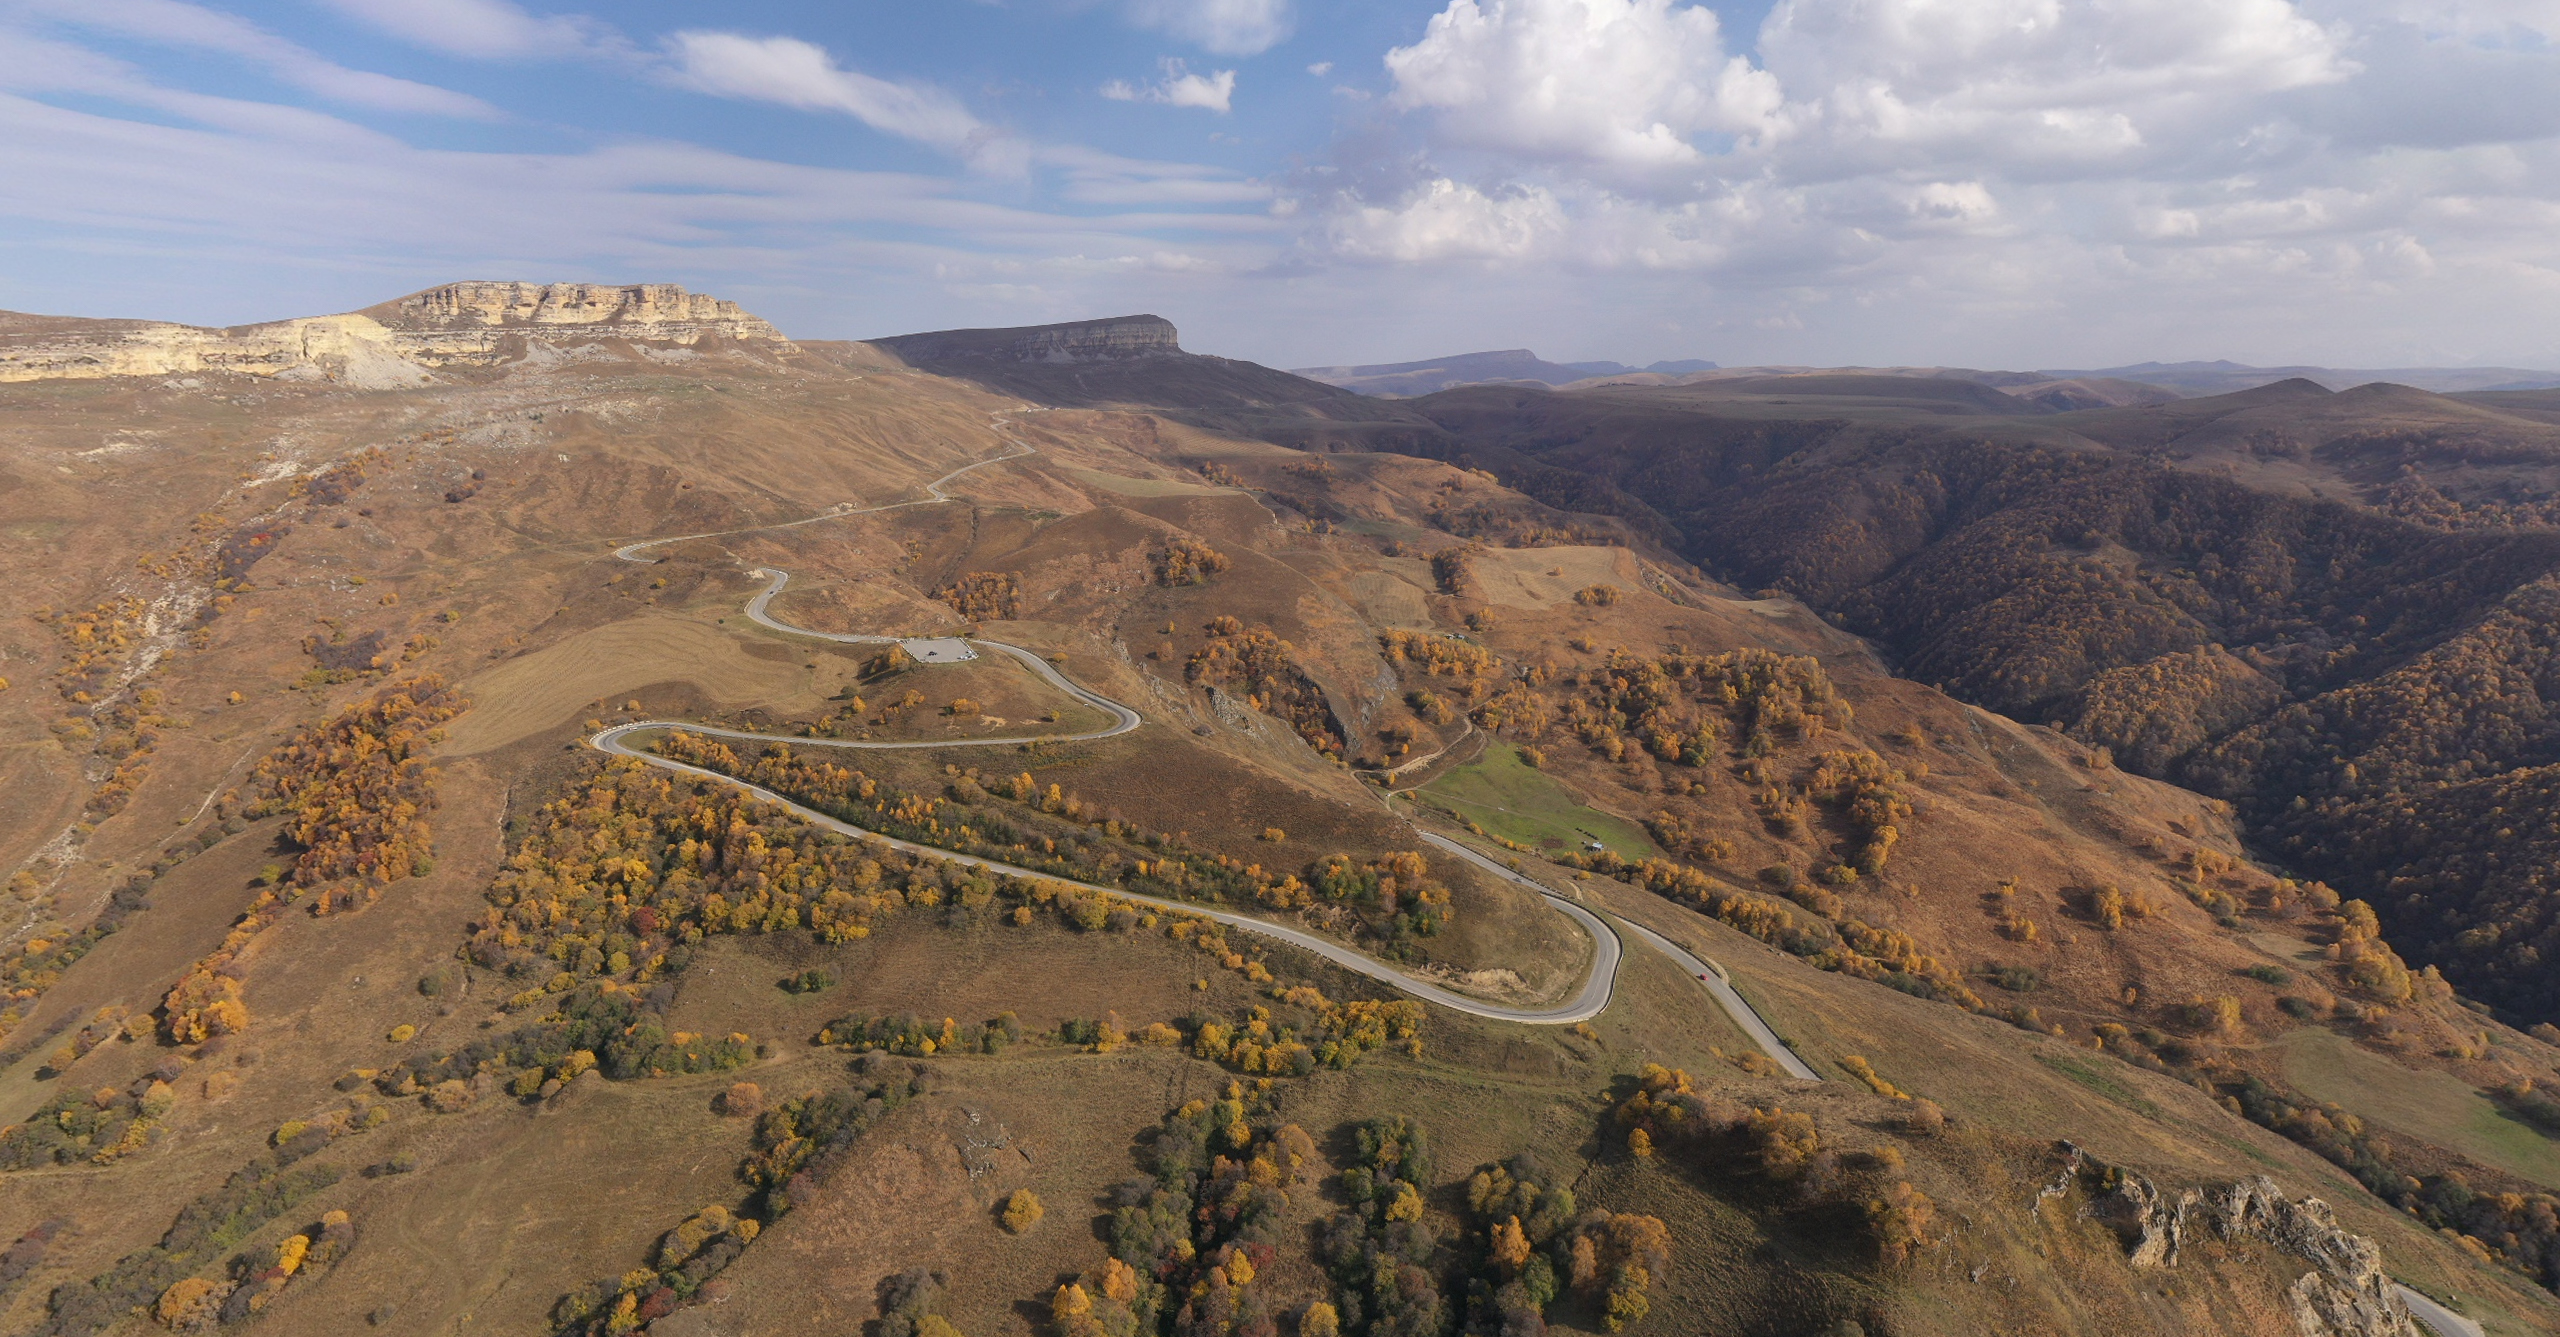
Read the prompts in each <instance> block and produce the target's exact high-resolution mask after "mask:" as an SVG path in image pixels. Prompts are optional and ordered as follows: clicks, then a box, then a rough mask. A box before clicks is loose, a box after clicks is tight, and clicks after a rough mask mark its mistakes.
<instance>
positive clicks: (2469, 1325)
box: [2391, 1281, 2485, 1337]
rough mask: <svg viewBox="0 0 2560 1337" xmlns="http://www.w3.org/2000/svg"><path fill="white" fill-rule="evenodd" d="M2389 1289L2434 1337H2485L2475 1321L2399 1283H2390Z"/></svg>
mask: <svg viewBox="0 0 2560 1337" xmlns="http://www.w3.org/2000/svg"><path fill="white" fill-rule="evenodd" d="M2391 1289H2392V1290H2393V1291H2394V1292H2397V1293H2398V1295H2399V1296H2400V1303H2402V1304H2405V1305H2407V1306H2409V1312H2410V1314H2412V1315H2413V1316H2415V1317H2416V1318H2417V1320H2418V1322H2420V1323H2422V1324H2424V1325H2426V1327H2427V1329H2428V1330H2429V1331H2431V1332H2433V1333H2435V1335H2436V1337H2485V1334H2484V1333H2483V1332H2482V1331H2481V1328H2480V1324H2479V1323H2478V1322H2477V1321H2476V1320H2473V1319H2467V1318H2464V1317H2463V1316H2462V1315H2460V1314H2457V1313H2455V1312H2453V1311H2452V1310H2450V1309H2447V1308H2445V1307H2444V1306H2443V1305H2440V1304H2437V1303H2436V1302H2435V1301H2433V1300H2430V1299H2428V1298H2427V1297H2426V1296H2424V1295H2421V1294H2419V1293H2418V1292H2416V1291H2413V1290H2411V1289H2409V1288H2408V1287H2406V1286H2403V1285H2401V1284H2400V1283H2399V1282H2396V1281H2395V1282H2393V1283H2391Z"/></svg>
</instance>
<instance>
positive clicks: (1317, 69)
mask: <svg viewBox="0 0 2560 1337" xmlns="http://www.w3.org/2000/svg"><path fill="white" fill-rule="evenodd" d="M1307 73H1309V74H1312V75H1314V76H1315V77H1317V78H1319V79H1321V78H1323V77H1325V76H1326V75H1328V74H1331V73H1333V62H1332V61H1329V60H1319V61H1317V62H1316V63H1315V64H1313V65H1310V66H1308V67H1307Z"/></svg>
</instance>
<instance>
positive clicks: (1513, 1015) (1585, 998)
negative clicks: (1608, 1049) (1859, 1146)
mask: <svg viewBox="0 0 2560 1337" xmlns="http://www.w3.org/2000/svg"><path fill="white" fill-rule="evenodd" d="M668 727H677V728H693V727H694V726H691V725H676V726H669V725H666V724H663V723H658V722H654V721H653V722H648V723H640V724H622V725H616V726H614V727H613V728H610V729H607V730H605V731H604V732H602V733H600V734H597V735H596V736H595V737H593V738H590V739H588V740H587V741H588V743H589V744H590V745H592V746H593V747H595V748H596V749H597V750H599V751H602V752H608V753H611V754H613V755H614V756H617V757H632V758H636V759H638V760H640V761H645V762H647V763H649V764H650V765H652V766H659V767H663V768H665V769H667V770H670V771H680V772H683V773H684V774H687V775H699V776H702V777H704V778H706V779H711V780H717V781H719V782H721V783H722V784H726V785H733V786H735V787H737V788H739V789H742V790H745V791H746V792H748V793H750V794H753V795H755V796H756V797H757V798H760V799H763V800H765V801H767V802H769V803H778V804H780V805H782V806H783V807H784V808H787V809H789V810H790V811H791V813H792V814H793V815H794V816H796V817H799V818H800V819H801V820H803V821H806V822H809V823H811V824H812V825H815V826H819V827H822V828H824V829H826V830H829V831H834V832H838V833H840V834H842V835H847V836H852V837H854V838H856V839H859V840H869V841H876V842H878V843H880V844H883V845H886V846H888V847H889V848H891V849H895V850H901V851H904V852H905V853H908V854H915V855H921V856H924V857H926V858H932V859H944V860H948V861H950V862H952V863H957V864H963V865H966V866H968V867H971V868H984V869H986V870H987V871H989V872H993V873H1006V874H1010V875H1012V876H1015V877H1028V878H1038V879H1040V880H1042V881H1045V882H1055V883H1060V884H1062V885H1065V886H1070V887H1082V888H1084V889H1085V890H1087V891H1098V892H1101V893H1103V894H1105V895H1109V896H1116V897H1118V898H1120V899H1121V900H1124V901H1130V902H1133V903H1135V904H1139V905H1150V906H1154V907H1156V908H1158V909H1161V910H1171V911H1174V912H1177V913H1180V914H1188V915H1198V916H1200V917H1201V918H1203V919H1214V920H1216V921H1217V922H1219V923H1221V924H1224V925H1227V926H1228V927H1230V928H1235V929H1241V930H1243V931H1244V932H1247V933H1253V934H1258V935H1260V936H1262V937H1266V938H1271V939H1274V940H1276V941H1279V942H1284V943H1287V944H1289V945H1290V946H1292V947H1296V948H1299V949H1300V950H1302V951H1309V952H1313V953H1315V954H1316V955H1318V956H1321V957H1323V958H1324V959H1326V960H1328V961H1331V962H1333V963H1334V964H1336V965H1339V966H1342V967H1344V968H1345V969H1348V970H1352V971H1356V972H1358V973H1359V974H1362V975H1366V976H1368V977H1369V978H1370V979H1373V980H1377V981H1379V982H1381V983H1383V984H1389V985H1392V986H1394V987H1396V988H1398V989H1401V990H1403V991H1404V992H1406V993H1409V994H1412V995H1413V996H1414V997H1416V998H1419V999H1422V1000H1423V1001H1425V1002H1429V1003H1435V1004H1437V1005H1439V1006H1441V1007H1445V1008H1448V1009H1449V1010H1450V1011H1452V1012H1464V1013H1466V1014H1467V1015H1469V1016H1474V1017H1487V1018H1490V1019H1492V1020H1495V1021H1519V1022H1528V1023H1531V1024H1533V1025H1548V1026H1568V1025H1571V1024H1573V1023H1574V1022H1577V1021H1589V1020H1590V1019H1591V1018H1593V1017H1596V1016H1599V1015H1600V1014H1601V1013H1602V1012H1605V1011H1607V1010H1608V1007H1609V998H1610V995H1611V993H1612V992H1613V991H1614V987H1615V985H1616V983H1617V977H1618V939H1617V937H1616V935H1614V934H1612V933H1610V932H1609V929H1608V926H1607V925H1606V924H1603V923H1602V922H1600V918H1599V916H1597V915H1594V914H1592V913H1591V912H1590V911H1588V910H1585V909H1583V908H1582V907H1581V906H1578V905H1574V904H1572V903H1571V902H1563V903H1562V906H1563V909H1564V911H1565V913H1567V914H1569V915H1571V916H1573V917H1574V919H1575V921H1576V922H1577V923H1580V924H1582V925H1583V926H1584V928H1585V929H1587V930H1588V931H1589V932H1590V933H1591V937H1592V941H1593V943H1594V944H1595V945H1596V946H1597V947H1598V949H1599V950H1598V952H1597V953H1596V956H1597V959H1596V960H1595V961H1594V962H1593V968H1592V971H1591V976H1590V978H1589V979H1587V980H1585V981H1584V982H1583V986H1582V989H1581V992H1579V993H1578V994H1576V995H1575V996H1574V997H1573V998H1572V999H1570V1000H1569V1001H1567V1002H1564V1003H1561V1004H1559V1005H1557V1006H1555V1007H1547V1008H1521V1007H1505V1006H1502V1005H1501V1004H1499V1003H1488V1002H1485V1001H1483V1000H1481V999H1475V998H1469V997H1467V996H1466V995H1465V994H1461V993H1455V992H1452V991H1450V990H1448V989H1444V988H1442V987H1440V986H1439V985H1437V984H1433V983H1431V982H1430V981H1428V980H1421V979H1416V978H1414V977H1413V976H1411V975H1408V974H1406V973H1404V972H1403V971H1401V970H1398V969H1396V968H1395V967H1393V966H1390V965H1387V964H1386V963H1385V962H1382V961H1379V960H1376V959H1375V958H1372V957H1370V956H1367V955H1365V954H1363V953H1361V952H1358V951H1354V950H1353V949H1351V948H1349V947H1345V946H1343V945H1342V944H1341V943H1338V942H1334V941H1331V940H1330V939H1326V938H1321V937H1318V936H1316V935H1315V934H1312V933H1307V932H1303V931H1301V930H1298V929H1294V928H1290V927H1288V926H1286V925H1283V924H1274V923H1271V922H1269V921H1267V920H1262V919H1255V918H1253V917H1251V916H1249V915H1239V914H1231V913H1229V912H1227V911H1224V910H1211V909H1207V908H1205V907H1203V906H1197V905H1191V904H1187V903H1185V902H1182V901H1169V900H1165V899H1162V898H1160V897H1155V896H1141V895H1139V894H1137V893H1135V892H1129V891H1123V890H1121V889H1120V888H1118V887H1106V886H1101V885H1099V884H1096V883H1092V882H1079V881H1077V880H1075V879H1074V878H1066V877H1059V876H1057V875H1056V874H1054V873H1043V872H1040V871H1038V870H1037V869H1031V868H1023V867H1020V866H1018V865H1014V864H1009V863H1000V862H998V861H996V860H994V859H982V858H979V857H978V856H976V855H973V854H955V853H953V852H952V851H950V850H946V849H941V848H938V847H936V846H932V845H918V844H916V843H914V842H912V841H905V840H899V839H897V838H896V837H893V836H884V835H882V834H880V833H879V832H877V831H872V830H869V829H867V828H864V827H859V826H855V825H854V824H853V823H851V822H845V821H839V820H837V819H836V818H833V817H829V816H828V815H826V814H825V813H822V812H819V811H817V810H815V809H812V808H807V807H803V806H802V805H800V804H797V803H794V802H792V801H791V800H789V799H786V798H784V797H782V796H781V795H780V794H776V793H774V792H773V791H772V790H769V789H764V788H761V787H759V786H756V785H751V784H748V783H746V782H745V781H742V780H735V779H731V778H730V777H728V776H725V775H722V774H720V773H719V772H718V771H713V770H706V769H704V768H702V767H700V766H689V765H686V764H685V763H683V762H680V761H674V760H671V759H669V758H666V757H661V756H658V755H656V754H655V753H650V752H643V751H641V750H639V749H638V748H635V747H632V746H631V745H630V744H629V743H626V742H624V741H623V740H624V739H625V738H627V737H629V736H630V735H631V734H633V733H635V732H639V731H641V730H644V729H663V728H668ZM732 736H736V737H748V738H757V737H763V735H758V734H745V735H732ZM774 741H776V742H785V743H799V742H806V741H809V740H806V739H798V738H777V739H775V740H774Z"/></svg>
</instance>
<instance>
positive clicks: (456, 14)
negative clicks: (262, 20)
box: [323, 0, 621, 59]
mask: <svg viewBox="0 0 2560 1337" xmlns="http://www.w3.org/2000/svg"><path fill="white" fill-rule="evenodd" d="M323 2H324V3H326V4H327V5H328V6H329V7H330V8H332V9H335V10H337V11H339V12H340V13H343V14H345V15H347V16H348V17H350V18H353V19H356V20H358V21H360V22H363V23H366V24H370V25H372V26H373V27H375V28H378V29H381V30H382V31H383V32H386V33H389V34H391V35H392V36H394V37H397V38H399V39H401V40H402V41H405V42H410V43H414V44H416V45H418V46H423V47H427V48H430V49H432V50H436V51H443V52H448V53H450V54H453V55H457V56H472V57H477V58H481V59H509V58H521V57H528V56H557V55H569V54H574V53H577V52H582V51H589V50H594V49H598V48H602V47H615V46H619V45H620V44H621V41H620V39H619V38H618V37H615V36H614V35H613V34H612V33H611V31H610V30H609V29H607V28H606V27H605V26H604V25H603V24H600V23H598V22H596V21H595V20H593V19H589V18H583V17H572V16H568V15H552V16H547V17H537V16H535V15H533V14H529V13H527V12H525V10H524V8H523V7H522V6H520V5H516V4H513V3H511V2H510V0H323Z"/></svg>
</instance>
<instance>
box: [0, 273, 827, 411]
mask: <svg viewBox="0 0 2560 1337" xmlns="http://www.w3.org/2000/svg"><path fill="white" fill-rule="evenodd" d="M724 344H725V345H731V346H754V347H763V348H767V349H772V350H787V349H789V348H790V347H791V346H792V345H791V344H790V342H789V341H788V340H786V339H784V338H783V337H782V334H781V332H780V331H778V330H776V329H774V327H773V326H771V325H769V324H767V323H765V322H764V321H763V320H760V319H758V318H757V317H755V316H753V315H750V314H748V313H747V312H746V311H744V310H742V309H741V308H740V307H739V306H738V305H737V304H736V303H734V302H726V301H722V300H720V299H719V298H716V297H710V296H706V295H703V294H700V293H691V292H687V291H685V290H684V289H683V288H680V287H678V286H676V285H675V284H672V283H639V284H629V285H624V286H614V285H609V284H597V283H485V282H473V283H449V284H446V285H444V286H442V287H438V288H430V289H428V290H426V291H425V292H420V293H413V294H411V295H409V296H407V297H403V298H400V299H398V300H397V301H391V302H385V303H383V304H381V305H380V306H375V307H370V308H367V309H366V310H363V311H357V312H350V313H347V314H344V315H335V316H309V317H303V318H300V319H295V320H280V321H273V322H269V323H267V324H262V325H242V326H235V327H232V328H229V329H210V328H206V327H202V326H195V325H177V324H168V323H162V322H154V321H127V320H115V321H107V320H47V319H45V318H42V317H34V316H18V315H8V316H6V317H5V318H0V381H43V380H92V379H98V378H103V377H110V376H189V375H199V374H203V373H207V372H215V373H219V372H232V373H238V374H242V375H248V376H259V377H266V378H271V379H277V380H302V381H328V382H333V383H337V384H341V385H346V386H349V387H352V388H355V389H365V390H389V389H400V388H404V387H408V386H416V385H424V384H427V383H429V382H431V381H433V380H434V379H436V377H435V372H437V371H439V370H443V369H447V368H469V367H494V366H500V365H505V364H508V363H514V362H519V361H524V360H526V359H528V358H538V357H543V356H547V355H557V354H558V353H560V352H561V351H562V350H574V349H583V348H587V347H598V348H600V349H602V350H604V351H605V352H606V354H607V355H611V353H612V351H614V347H615V346H616V345H619V346H620V348H621V349H624V350H628V349H632V348H635V347H639V348H656V349H687V350H698V349H700V348H703V347H705V346H707V345H724Z"/></svg>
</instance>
